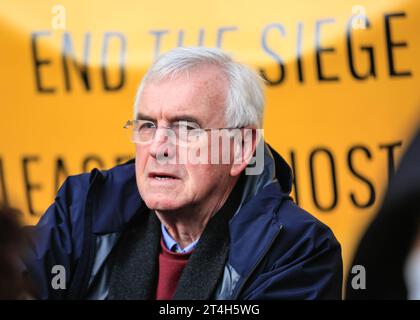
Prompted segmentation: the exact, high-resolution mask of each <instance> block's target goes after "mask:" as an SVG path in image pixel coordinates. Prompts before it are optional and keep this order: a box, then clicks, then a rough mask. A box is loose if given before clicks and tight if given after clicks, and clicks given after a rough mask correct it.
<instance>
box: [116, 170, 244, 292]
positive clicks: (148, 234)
mask: <svg viewBox="0 0 420 320" xmlns="http://www.w3.org/2000/svg"><path fill="white" fill-rule="evenodd" d="M243 179H244V177H243V175H242V176H241V177H240V179H239V180H238V182H237V183H236V186H235V187H234V189H233V190H232V192H231V194H230V195H229V198H228V199H227V201H226V202H225V204H224V205H223V207H222V208H221V209H220V210H219V211H218V212H217V213H216V214H215V215H214V216H213V217H212V218H211V219H210V220H209V222H208V224H207V226H206V227H205V229H204V231H203V233H202V235H201V237H200V240H199V241H198V243H197V246H196V248H195V249H194V252H193V253H192V255H191V257H190V259H189V261H188V264H187V265H186V267H185V269H184V271H183V272H182V275H181V278H180V279H179V282H178V285H177V288H176V290H175V294H174V297H173V299H174V300H208V299H211V297H212V295H213V294H214V291H215V290H216V288H217V284H218V282H219V279H220V278H221V277H222V275H223V270H224V266H225V263H226V260H227V257H228V253H229V220H230V219H231V218H232V216H233V214H234V213H235V211H236V209H237V208H238V206H239V202H240V198H241V194H242V191H243ZM130 225H131V227H130V228H129V229H128V230H127V231H126V232H125V234H124V235H123V236H122V237H121V240H120V242H119V244H118V245H117V247H116V249H115V250H117V251H116V253H115V254H116V255H115V260H114V261H115V263H114V265H113V268H112V273H111V279H110V288H109V296H108V299H130V300H135V299H136V300H150V299H154V298H155V294H156V287H157V280H158V279H157V277H158V267H159V266H158V256H159V250H160V239H161V236H162V235H161V227H160V221H159V219H158V218H157V216H156V214H155V213H154V212H151V211H150V210H148V209H147V208H146V206H144V209H143V211H141V212H139V214H137V215H136V217H135V219H134V220H133V222H132V223H131V224H130Z"/></svg>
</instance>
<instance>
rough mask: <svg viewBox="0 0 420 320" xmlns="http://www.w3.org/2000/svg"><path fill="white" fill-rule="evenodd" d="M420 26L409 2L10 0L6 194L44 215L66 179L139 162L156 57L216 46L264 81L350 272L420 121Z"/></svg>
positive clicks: (31, 214)
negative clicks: (142, 115) (131, 128)
mask: <svg viewBox="0 0 420 320" xmlns="http://www.w3.org/2000/svg"><path fill="white" fill-rule="evenodd" d="M419 30H420V3H419V2H418V1H415V0H405V1H395V0H381V1H376V0H372V1H357V2H355V1H348V0H342V1H333V0H328V1H327V0H318V1H298V0H295V1H281V0H269V1H261V0H260V1H239V0H232V1H221V0H217V1H216V0H213V1H207V2H202V1H192V0H191V1H163V0H161V1H158V2H156V1H118V2H115V1H102V0H101V1H98V0H95V1H61V2H60V3H57V2H56V1H48V0H44V1H36V2H35V1H21V0H19V1H16V0H3V1H1V2H0V31H1V32H0V44H1V49H0V67H1V77H0V90H1V119H0V135H1V139H0V199H1V200H2V201H5V202H7V203H9V204H10V205H12V206H14V207H18V208H20V209H22V210H23V211H24V213H25V222H26V223H36V221H37V220H38V219H39V217H40V215H41V214H42V213H43V212H44V210H45V209H46V208H47V207H48V205H49V204H50V203H51V202H52V201H53V199H54V195H55V193H56V190H57V188H58V187H59V185H60V184H61V183H62V182H63V179H64V178H65V177H66V176H67V175H71V174H77V173H80V172H85V171H89V170H90V169H92V168H93V167H98V168H104V169H105V168H110V167H112V166H114V165H115V164H117V163H120V162H122V161H125V160H127V159H129V158H130V157H132V156H133V155H134V148H133V146H132V145H131V144H130V142H129V141H128V139H127V137H126V135H125V133H124V131H123V129H122V126H123V124H124V123H125V121H126V120H128V119H131V118H132V103H133V100H134V95H135V90H136V87H137V85H138V84H139V82H140V80H141V78H142V76H143V75H144V73H145V71H146V70H147V68H148V67H149V66H150V64H151V63H152V62H153V60H154V59H155V57H156V56H157V55H159V54H161V53H163V52H165V51H168V50H169V49H171V48H174V47H177V46H197V45H204V46H209V47H221V48H223V49H224V50H226V51H228V52H230V53H231V54H232V55H233V56H234V57H235V58H236V59H238V60H239V61H242V62H245V63H247V64H249V65H251V66H252V67H253V68H255V69H256V70H258V71H259V72H260V73H261V75H262V76H263V77H264V78H265V79H266V80H267V107H266V113H265V138H266V140H267V141H268V142H269V143H270V144H271V145H272V146H273V147H274V148H275V149H277V150H278V151H279V152H280V153H281V154H282V155H283V156H284V157H285V159H286V160H287V161H288V162H289V164H290V165H291V166H292V167H293V170H294V173H295V184H294V190H293V197H294V199H295V200H296V201H297V202H298V203H299V205H300V206H302V207H303V208H305V209H306V210H308V211H309V212H311V213H313V214H314V215H315V216H316V217H318V218H319V219H320V220H322V221H323V222H325V223H326V224H327V225H329V226H330V227H331V228H332V229H333V231H334V233H335V235H336V236H337V238H338V239H339V241H340V242H341V244H342V247H343V258H344V262H345V265H346V267H347V268H348V267H349V263H350V260H351V256H352V254H353V251H354V248H355V245H356V244H357V242H358V240H359V237H360V235H361V233H362V232H363V231H364V229H365V228H366V226H367V224H368V222H369V221H370V220H371V219H372V217H373V214H374V213H375V212H376V210H377V208H378V205H379V204H380V201H381V198H382V195H383V191H384V189H385V187H386V185H387V182H388V179H389V177H390V176H391V175H392V173H393V171H394V170H395V167H396V165H397V164H398V159H399V158H400V156H401V154H402V153H403V151H404V148H405V147H406V146H407V144H408V142H409V138H410V135H411V133H412V132H413V130H414V128H415V127H416V126H417V125H418V123H419V103H420V90H419V88H420V81H419V77H418V76H419V72H420V59H419V57H420V32H419Z"/></svg>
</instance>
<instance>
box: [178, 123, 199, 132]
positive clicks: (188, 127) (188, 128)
mask: <svg viewBox="0 0 420 320" xmlns="http://www.w3.org/2000/svg"><path fill="white" fill-rule="evenodd" d="M174 127H175V128H178V129H181V130H186V131H191V130H195V129H198V126H197V125H196V124H194V123H188V122H183V123H177V124H175V125H174Z"/></svg>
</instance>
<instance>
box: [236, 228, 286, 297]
mask: <svg viewBox="0 0 420 320" xmlns="http://www.w3.org/2000/svg"><path fill="white" fill-rule="evenodd" d="M281 229H283V225H280V227H279V229H278V230H277V231H276V233H275V234H274V236H273V238H272V239H271V241H270V243H269V244H268V245H267V246H266V248H265V249H264V252H263V253H262V254H261V255H260V257H259V258H258V259H257V261H256V262H255V264H254V265H253V267H252V268H251V271H250V272H248V276H247V277H246V278H245V279H244V280H243V281H242V283H241V285H240V287H239V288H238V290H236V293H235V295H234V296H233V297H232V298H231V299H232V300H236V299H238V296H239V294H240V293H241V291H242V289H243V287H244V286H245V284H246V283H247V281H248V280H249V278H250V277H251V276H252V275H253V273H254V271H255V270H256V269H257V267H258V265H259V264H260V263H261V261H262V260H263V259H264V257H265V256H266V255H267V253H268V251H270V249H271V247H272V246H273V243H274V241H275V240H276V239H277V236H278V235H279V233H280V231H281Z"/></svg>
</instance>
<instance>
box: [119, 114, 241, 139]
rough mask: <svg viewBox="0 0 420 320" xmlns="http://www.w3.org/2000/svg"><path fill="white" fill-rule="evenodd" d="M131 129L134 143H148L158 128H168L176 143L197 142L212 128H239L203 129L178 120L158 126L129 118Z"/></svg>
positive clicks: (192, 123)
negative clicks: (168, 124)
mask: <svg viewBox="0 0 420 320" xmlns="http://www.w3.org/2000/svg"><path fill="white" fill-rule="evenodd" d="M124 128H125V129H129V137H130V140H131V141H132V142H133V143H137V144H146V143H149V142H151V141H152V140H153V138H154V137H155V135H156V131H157V129H158V128H162V129H166V133H167V137H168V138H169V139H170V141H171V142H173V143H174V144H176V145H180V144H184V143H185V144H191V143H197V142H198V141H199V140H200V138H201V137H202V136H203V135H204V134H205V133H206V132H208V131H211V130H233V129H238V128H209V129H203V128H200V126H199V125H198V124H197V123H195V122H191V121H177V122H174V123H172V124H171V125H170V126H159V127H158V126H157V125H156V124H155V123H154V122H153V121H150V120H128V121H127V123H126V124H125V125H124Z"/></svg>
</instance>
